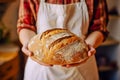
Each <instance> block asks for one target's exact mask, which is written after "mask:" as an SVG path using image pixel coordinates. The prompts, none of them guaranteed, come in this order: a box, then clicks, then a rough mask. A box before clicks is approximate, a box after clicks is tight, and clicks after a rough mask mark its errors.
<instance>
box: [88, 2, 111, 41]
mask: <svg viewBox="0 0 120 80" xmlns="http://www.w3.org/2000/svg"><path fill="white" fill-rule="evenodd" d="M107 24H108V10H107V3H106V0H94V8H93V18H92V21H91V23H90V26H89V30H88V34H89V33H91V32H93V31H100V32H102V33H103V35H104V40H105V39H106V38H107V36H108V33H109V32H108V30H107Z"/></svg>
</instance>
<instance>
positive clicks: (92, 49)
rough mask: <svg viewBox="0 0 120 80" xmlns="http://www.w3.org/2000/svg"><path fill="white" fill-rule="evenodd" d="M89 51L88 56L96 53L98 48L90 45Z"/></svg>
mask: <svg viewBox="0 0 120 80" xmlns="http://www.w3.org/2000/svg"><path fill="white" fill-rule="evenodd" d="M89 49H90V50H89V51H88V56H92V55H93V54H95V53H96V50H95V48H93V47H92V46H89Z"/></svg>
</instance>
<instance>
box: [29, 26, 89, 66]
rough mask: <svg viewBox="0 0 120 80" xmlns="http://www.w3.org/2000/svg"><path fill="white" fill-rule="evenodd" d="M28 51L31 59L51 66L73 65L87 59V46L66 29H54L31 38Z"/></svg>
mask: <svg viewBox="0 0 120 80" xmlns="http://www.w3.org/2000/svg"><path fill="white" fill-rule="evenodd" d="M28 49H29V50H30V51H32V52H33V54H34V55H33V56H32V59H34V60H35V61H37V62H43V63H46V64H52V65H65V64H74V63H79V62H81V61H84V60H86V59H87V58H88V55H87V52H88V46H87V45H86V43H85V42H84V41H83V39H81V38H80V37H78V36H76V35H75V34H74V33H72V32H70V31H69V30H67V29H61V28H55V29H50V30H47V31H45V32H43V33H42V34H41V35H40V34H38V35H36V36H35V37H33V38H32V39H31V40H30V42H29V44H28Z"/></svg>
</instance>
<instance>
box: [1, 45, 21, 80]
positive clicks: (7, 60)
mask: <svg viewBox="0 0 120 80" xmlns="http://www.w3.org/2000/svg"><path fill="white" fill-rule="evenodd" d="M18 51H19V49H18V46H16V45H14V44H2V45H0V80H17V78H18V73H19V66H20V65H19V55H18Z"/></svg>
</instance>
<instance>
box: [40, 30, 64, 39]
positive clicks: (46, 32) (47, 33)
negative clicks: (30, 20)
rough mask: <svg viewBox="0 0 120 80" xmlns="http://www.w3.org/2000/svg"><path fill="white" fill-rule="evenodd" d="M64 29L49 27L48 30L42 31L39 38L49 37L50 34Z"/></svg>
mask: <svg viewBox="0 0 120 80" xmlns="http://www.w3.org/2000/svg"><path fill="white" fill-rule="evenodd" d="M65 31H66V29H61V28H54V29H50V30H47V31H45V32H43V33H42V35H41V37H40V39H43V38H47V37H50V36H51V35H54V34H57V33H60V32H65Z"/></svg>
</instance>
